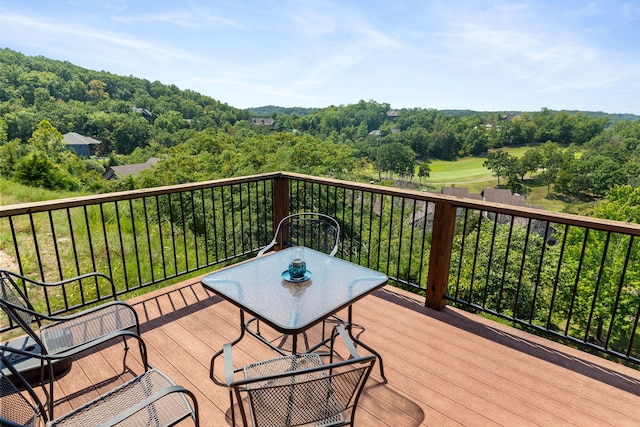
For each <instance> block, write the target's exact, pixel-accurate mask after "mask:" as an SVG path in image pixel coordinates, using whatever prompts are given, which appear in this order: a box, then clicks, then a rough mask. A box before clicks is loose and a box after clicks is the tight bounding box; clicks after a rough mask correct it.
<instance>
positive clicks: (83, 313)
mask: <svg viewBox="0 0 640 427" xmlns="http://www.w3.org/2000/svg"><path fill="white" fill-rule="evenodd" d="M109 305H121V306H123V307H126V308H128V309H129V310H131V311H132V312H133V316H134V317H135V319H136V325H138V324H139V323H140V322H139V321H138V313H136V310H135V309H134V308H133V307H132V306H131V304H129V303H127V302H125V301H120V300H115V301H107V302H106V303H103V304H99V305H96V306H93V307H90V308H86V309H84V310H82V311H79V312H77V313H72V314H66V315H63V316H57V315H54V316H49V315H45V314H42V313H37V314H38V315H39V316H40V317H42V318H44V319H47V320H52V321H58V322H59V321H66V320H71V319H75V318H77V317H82V316H86V315H87V314H90V313H93V312H94V311H100V310H104V308H105V307H107V306H109ZM29 311H31V310H29ZM44 328H46V326H44V327H43V329H44Z"/></svg>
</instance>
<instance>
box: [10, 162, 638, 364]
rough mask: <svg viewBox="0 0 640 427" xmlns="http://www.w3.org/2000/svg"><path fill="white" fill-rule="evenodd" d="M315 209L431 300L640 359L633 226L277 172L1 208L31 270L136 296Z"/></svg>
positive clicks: (15, 247)
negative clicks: (103, 278)
mask: <svg viewBox="0 0 640 427" xmlns="http://www.w3.org/2000/svg"><path fill="white" fill-rule="evenodd" d="M303 211H314V212H321V213H324V214H327V215H331V216H333V217H334V218H336V219H337V220H338V221H339V222H340V226H341V228H342V236H341V244H340V248H339V251H338V255H337V256H340V257H342V258H344V259H347V260H349V261H352V262H355V263H358V264H361V265H365V266H368V267H370V268H373V269H376V270H379V271H382V272H384V273H386V274H387V275H388V276H389V277H390V282H391V284H393V285H395V286H400V287H403V288H405V289H410V290H412V291H414V292H417V293H420V294H422V295H425V296H426V301H425V302H426V304H427V305H428V306H430V307H433V308H436V309H438V308H441V307H442V306H443V305H444V304H446V303H447V302H448V303H449V304H455V305H458V306H463V307H466V308H467V309H470V310H477V311H483V312H487V313H490V314H493V315H496V316H499V317H502V318H504V319H508V320H509V321H512V322H514V323H517V324H520V325H523V326H526V327H530V328H535V329H538V330H541V331H545V332H548V333H551V334H554V335H556V336H559V337H563V338H567V339H569V340H572V341H575V342H579V343H581V344H584V345H586V346H588V347H591V348H595V349H598V350H599V351H603V352H605V353H609V354H614V355H616V356H619V357H622V358H624V359H626V360H629V361H633V362H639V361H640V359H639V355H640V350H639V347H640V337H638V335H639V334H640V331H639V328H638V321H639V317H640V243H639V241H640V226H639V225H634V224H626V223H620V222H614V221H606V220H599V219H593V218H586V217H579V216H575V215H566V214H558V213H551V212H545V211H542V210H538V209H532V208H525V207H515V206H505V205H498V204H492V203H486V202H482V201H476V200H471V199H462V198H456V197H448V196H443V195H438V194H432V193H425V192H417V191H408V190H399V189H394V188H388V187H381V186H376V185H368V184H359V183H355V182H346V181H337V180H330V179H324V178H317V177H311V176H307V175H300V174H292V173H285V172H278V173H272V174H262V175H255V176H249V177H241V178H233V179H226V180H217V181H210V182H202V183H195V184H185V185H180V186H171V187H163V188H156V189H147V190H138V191H131V192H123V193H112V194H106V195H99V196H93V197H84V198H77V199H67V200H58V201H50V202H42V203H32V204H26V205H15V206H5V207H0V225H2V229H1V230H0V238H1V239H2V240H1V241H0V242H2V246H1V248H2V249H3V250H4V251H6V252H8V253H9V254H10V255H11V256H13V257H14V259H16V262H17V264H18V269H19V270H20V272H21V273H22V274H26V275H30V276H35V277H38V278H40V279H42V280H49V281H55V280H61V279H63V278H68V277H71V276H75V275H77V274H82V273H86V272H88V271H94V270H98V271H102V272H105V273H107V274H108V275H109V276H111V277H112V278H113V279H114V282H115V283H116V286H117V289H118V293H119V294H124V293H127V292H131V291H136V290H141V289H143V288H146V287H149V286H153V285H156V284H158V283H161V282H167V281H168V280H177V279H178V278H180V277H183V276H185V275H187V274H190V273H195V272H202V270H203V269H206V268H212V267H214V266H216V265H223V264H225V263H229V262H235V261H236V260H239V259H242V258H245V257H248V256H253V255H254V254H255V253H256V252H257V251H258V250H259V248H260V247H262V246H264V245H265V244H266V243H267V242H268V241H270V239H271V237H272V235H273V226H274V223H277V221H278V220H279V219H280V218H282V217H283V216H284V215H286V214H288V213H289V212H292V213H293V212H303ZM87 289H88V290H87V291H86V292H85V291H79V290H74V292H66V293H64V295H56V296H46V295H45V296H42V297H34V298H40V299H41V301H36V303H40V304H41V308H42V309H44V310H48V311H50V312H64V311H67V310H72V309H77V308H80V307H83V306H85V305H89V304H93V303H95V302H97V301H99V300H101V299H104V298H108V297H110V296H111V295H107V294H104V293H101V292H100V290H99V289H98V290H92V287H90V286H88V287H87ZM85 293H86V294H85ZM11 326H12V325H10V324H8V323H6V322H5V323H2V322H1V319H0V327H1V328H2V330H7V329H9V328H10V327H11ZM416 327H419V326H418V325H417V326H416Z"/></svg>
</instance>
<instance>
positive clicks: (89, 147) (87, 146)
mask: <svg viewBox="0 0 640 427" xmlns="http://www.w3.org/2000/svg"><path fill="white" fill-rule="evenodd" d="M62 142H64V143H65V144H66V145H67V148H68V149H70V150H73V151H75V152H76V154H77V155H78V156H80V157H90V156H93V155H94V154H95V153H96V150H97V148H98V145H100V144H101V142H100V141H98V140H97V139H93V138H91V137H88V136H82V135H80V134H79V133H75V132H68V133H65V134H64V135H63V136H62Z"/></svg>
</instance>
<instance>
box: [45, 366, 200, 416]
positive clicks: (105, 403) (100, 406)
mask: <svg viewBox="0 0 640 427" xmlns="http://www.w3.org/2000/svg"><path fill="white" fill-rule="evenodd" d="M174 385H175V384H174V383H173V381H171V380H170V379H169V378H168V377H167V376H165V375H164V374H163V373H162V372H160V371H158V370H156V369H151V370H149V371H147V372H145V373H144V374H142V375H140V376H138V377H136V378H134V379H132V380H131V381H129V382H127V383H125V384H123V385H121V386H120V387H118V388H116V389H114V390H112V391H111V392H109V393H107V394H105V395H103V396H101V397H99V398H97V399H95V400H92V401H91V402H89V403H87V404H85V405H83V406H81V407H79V408H77V409H75V410H74V411H72V412H70V413H68V414H66V415H64V416H62V417H60V418H58V419H56V420H53V421H51V422H49V423H48V424H47V426H52V427H53V426H61V427H62V426H89V425H99V424H101V423H105V422H107V421H109V420H111V419H112V418H114V416H116V415H117V414H121V413H122V412H124V411H126V410H128V409H129V408H132V407H134V406H135V405H136V404H139V403H140V402H141V401H142V400H144V399H145V398H148V397H150V396H152V395H153V394H155V393H157V392H160V391H162V390H163V389H165V388H167V387H171V386H174ZM191 412H192V411H191V407H190V406H189V404H188V402H187V400H186V399H185V398H184V396H182V395H181V394H180V393H172V394H167V395H165V396H163V397H162V398H160V399H159V400H157V401H155V402H153V403H151V404H150V405H147V406H140V408H139V410H137V411H136V412H135V413H134V414H133V415H131V416H130V417H128V418H126V419H124V420H122V422H120V423H118V424H115V425H126V426H166V425H173V424H174V423H176V422H178V421H180V420H182V419H184V418H186V417H188V416H189V415H190V414H191Z"/></svg>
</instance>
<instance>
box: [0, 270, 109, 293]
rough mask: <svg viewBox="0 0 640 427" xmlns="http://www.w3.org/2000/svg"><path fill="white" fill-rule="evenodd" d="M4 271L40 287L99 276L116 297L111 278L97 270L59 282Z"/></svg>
mask: <svg viewBox="0 0 640 427" xmlns="http://www.w3.org/2000/svg"><path fill="white" fill-rule="evenodd" d="M5 272H6V273H7V274H9V275H11V276H14V277H17V278H19V279H21V280H24V281H26V282H29V283H32V284H34V285H38V286H42V287H55V286H61V285H66V284H67V283H72V282H77V281H80V280H83V279H87V278H90V277H101V278H103V279H106V280H107V281H108V282H109V284H110V285H111V294H112V295H113V297H114V298H115V297H116V286H115V285H114V283H113V280H111V278H110V277H109V276H107V275H106V274H104V273H100V272H98V271H94V272H91V273H86V274H81V275H80V276H76V277H71V278H69V279H65V280H61V281H59V282H41V281H39V280H34V279H30V278H28V277H25V276H22V275H21V274H18V273H14V272H12V271H8V270H5Z"/></svg>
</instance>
